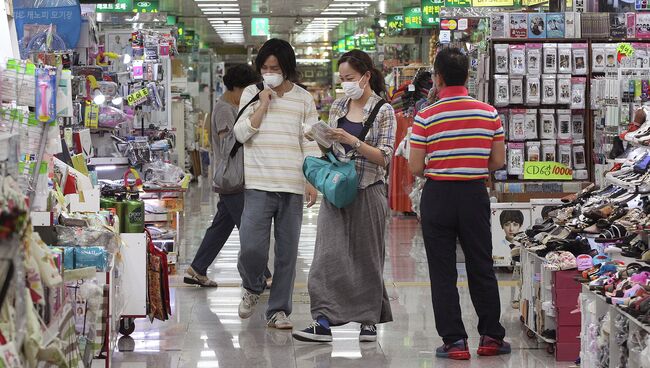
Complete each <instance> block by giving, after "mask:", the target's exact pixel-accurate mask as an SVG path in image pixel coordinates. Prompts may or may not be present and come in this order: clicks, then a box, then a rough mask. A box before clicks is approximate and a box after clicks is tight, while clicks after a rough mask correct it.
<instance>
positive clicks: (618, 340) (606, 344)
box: [580, 285, 650, 368]
mask: <svg viewBox="0 0 650 368" xmlns="http://www.w3.org/2000/svg"><path fill="white" fill-rule="evenodd" d="M606 300H607V299H606V298H605V297H603V296H601V295H598V294H596V293H594V292H593V291H590V290H589V286H588V285H583V286H582V293H581V294H580V305H581V310H582V319H581V330H582V335H581V354H580V355H581V357H580V358H581V365H580V366H581V367H584V368H595V367H628V368H643V367H647V366H648V365H647V364H648V363H650V325H647V324H643V323H642V322H641V321H639V320H638V319H637V318H635V317H633V316H632V315H630V314H629V313H627V312H626V311H625V310H623V309H621V308H620V307H618V306H615V305H612V304H608V303H607V302H606Z"/></svg>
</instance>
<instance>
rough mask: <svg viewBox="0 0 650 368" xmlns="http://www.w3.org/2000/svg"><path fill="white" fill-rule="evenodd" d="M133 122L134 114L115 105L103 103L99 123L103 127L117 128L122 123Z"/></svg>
mask: <svg viewBox="0 0 650 368" xmlns="http://www.w3.org/2000/svg"><path fill="white" fill-rule="evenodd" d="M123 123H126V124H132V123H133V116H132V115H129V114H127V113H125V112H124V111H122V110H120V109H118V108H115V107H113V106H106V105H102V106H101V107H100V109H99V122H98V125H99V126H100V127H102V128H116V127H117V126H119V125H120V124H123Z"/></svg>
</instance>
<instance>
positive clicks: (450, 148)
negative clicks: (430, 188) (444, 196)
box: [411, 86, 504, 181]
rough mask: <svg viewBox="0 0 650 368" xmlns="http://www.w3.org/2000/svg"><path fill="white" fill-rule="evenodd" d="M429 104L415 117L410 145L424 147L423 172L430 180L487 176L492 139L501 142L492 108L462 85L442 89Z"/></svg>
mask: <svg viewBox="0 0 650 368" xmlns="http://www.w3.org/2000/svg"><path fill="white" fill-rule="evenodd" d="M438 96H439V97H440V100H438V101H437V102H436V103H434V104H433V105H431V106H429V107H427V108H425V109H423V110H421V111H420V112H419V113H418V115H417V116H416V117H415V123H414V124H413V129H412V130H413V131H412V134H411V147H412V148H414V149H426V167H425V170H424V175H425V176H426V177H427V178H429V179H431V180H446V181H462V180H480V179H487V178H488V175H489V170H488V159H489V158H490V152H491V150H492V142H494V141H503V140H504V134H503V127H502V125H501V119H499V114H498V113H497V111H496V109H495V108H494V107H492V106H490V105H488V104H486V103H483V102H481V101H478V100H476V99H474V98H472V97H469V96H468V95H467V89H466V88H465V87H462V86H454V87H446V88H443V89H442V90H441V91H440V92H439V93H438Z"/></svg>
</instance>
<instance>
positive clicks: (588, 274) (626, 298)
mask: <svg viewBox="0 0 650 368" xmlns="http://www.w3.org/2000/svg"><path fill="white" fill-rule="evenodd" d="M580 281H582V282H588V283H589V289H591V290H593V291H594V292H596V293H598V294H600V295H602V296H604V297H605V300H606V301H607V303H609V304H614V305H617V306H619V307H620V308H622V309H623V310H625V311H626V312H627V313H628V314H630V315H631V316H633V317H635V318H637V319H638V320H639V321H641V322H642V323H645V324H648V325H650V266H643V265H641V264H640V263H630V264H628V265H627V266H626V265H624V264H622V263H621V262H617V261H611V260H608V261H606V262H603V263H598V264H596V265H595V266H594V267H592V268H590V269H588V270H584V271H583V272H582V279H581V280H580Z"/></svg>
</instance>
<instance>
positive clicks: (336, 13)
mask: <svg viewBox="0 0 650 368" xmlns="http://www.w3.org/2000/svg"><path fill="white" fill-rule="evenodd" d="M321 14H323V15H357V13H356V12H343V11H342V12H334V11H329V10H326V11H324V12H322V13H321Z"/></svg>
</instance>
